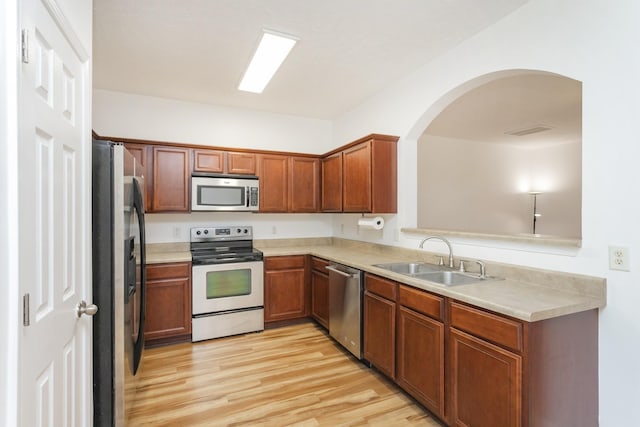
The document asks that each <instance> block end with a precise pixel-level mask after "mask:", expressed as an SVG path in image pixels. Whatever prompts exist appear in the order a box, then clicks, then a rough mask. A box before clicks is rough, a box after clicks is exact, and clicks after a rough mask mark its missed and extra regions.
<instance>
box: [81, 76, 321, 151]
mask: <svg viewBox="0 0 640 427" xmlns="http://www.w3.org/2000/svg"><path fill="white" fill-rule="evenodd" d="M331 129H332V126H331V122H329V121H327V120H318V119H308V118H304V117H298V116H287V115H283V114H273V113H265V112H260V111H251V110H243V109H239V108H230V107H220V106H215V105H209V104H198V103H193V102H184V101H176V100H169V99H163V98H155V97H149V96H141V95H134V94H127V93H122V92H112V91H105V90H98V89H96V90H94V93H93V130H94V131H96V133H98V135H101V136H112V137H123V138H137V139H146V140H154V141H165V142H175V143H183V144H196V145H213V146H219V147H233V148H252V149H256V150H276V151H292V152H301V153H313V154H322V153H325V152H327V151H330V150H331V149H332V148H333V147H332V141H331Z"/></svg>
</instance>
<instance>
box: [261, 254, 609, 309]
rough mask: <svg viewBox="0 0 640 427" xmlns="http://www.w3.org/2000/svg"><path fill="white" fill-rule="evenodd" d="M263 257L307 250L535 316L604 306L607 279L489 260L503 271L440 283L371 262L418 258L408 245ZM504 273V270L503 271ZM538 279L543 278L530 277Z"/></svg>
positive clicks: (433, 289)
mask: <svg viewBox="0 0 640 427" xmlns="http://www.w3.org/2000/svg"><path fill="white" fill-rule="evenodd" d="M257 247H258V248H259V249H260V250H262V251H263V253H264V256H265V257H269V256H283V255H304V254H310V255H313V256H317V257H320V258H323V259H326V260H329V261H334V262H337V263H341V264H347V265H349V266H352V267H354V268H357V269H360V270H363V271H366V272H369V273H372V274H376V275H378V276H382V277H386V278H388V279H392V280H394V281H397V282H400V283H404V284H407V285H410V286H413V287H416V288H419V289H423V290H426V291H429V292H433V293H435V294H438V295H442V296H445V297H450V298H453V299H456V300H459V301H463V302H467V303H469V304H473V305H475V306H478V307H481V308H485V309H487V310H492V311H495V312H497V313H501V314H505V315H507V316H511V317H515V318H517V319H521V320H525V321H528V322H534V321H538V320H544V319H549V318H553V317H559V316H563V315H566V314H571V313H577V312H581V311H586V310H591V309H596V308H601V307H604V306H605V304H606V284H605V280H604V279H602V278H595V277H589V276H581V275H572V274H567V273H559V272H550V271H544V270H535V269H530V268H517V267H515V266H504V265H499V264H496V265H492V264H489V263H487V274H488V275H490V276H498V277H505V279H503V280H493V281H486V282H481V283H473V284H469V285H458V286H444V285H441V284H438V283H433V282H428V281H426V280H420V279H414V278H411V277H408V276H405V275H402V274H398V273H394V272H391V271H388V270H385V269H382V268H379V267H375V264H382V263H388V262H407V261H421V260H422V259H419V258H417V257H416V256H415V255H414V254H411V253H407V252H411V251H398V253H394V251H393V250H391V251H389V252H386V251H379V250H368V248H356V247H351V246H345V247H343V246H339V245H335V244H334V245H319V246H289V247H287V246H282V247H260V246H257ZM504 273H508V274H509V276H512V277H514V278H512V277H507V276H506V275H505V274H504ZM531 280H539V281H540V282H542V283H535V282H531Z"/></svg>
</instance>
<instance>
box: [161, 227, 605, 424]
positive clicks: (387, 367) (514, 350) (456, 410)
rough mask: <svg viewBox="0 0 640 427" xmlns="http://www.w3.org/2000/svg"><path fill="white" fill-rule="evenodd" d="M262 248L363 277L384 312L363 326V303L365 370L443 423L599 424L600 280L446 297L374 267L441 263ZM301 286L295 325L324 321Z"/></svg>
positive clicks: (524, 283) (467, 289) (521, 277)
mask: <svg viewBox="0 0 640 427" xmlns="http://www.w3.org/2000/svg"><path fill="white" fill-rule="evenodd" d="M255 246H256V247H257V248H259V249H260V250H262V251H263V253H264V256H265V259H270V258H271V259H274V258H280V257H282V258H283V259H286V258H287V257H300V256H302V257H305V259H306V264H305V270H306V271H309V270H310V269H311V268H312V265H317V264H316V263H315V262H316V261H318V260H320V261H323V260H325V261H333V262H338V263H341V264H345V265H349V266H352V267H355V268H357V269H360V270H363V271H364V272H365V296H364V298H365V299H367V301H370V302H371V303H372V305H369V307H380V308H382V310H376V316H375V317H374V318H369V319H368V320H367V314H366V312H367V308H366V307H367V303H366V302H365V316H364V318H365V322H364V325H363V327H364V332H363V335H364V347H365V358H366V359H367V362H368V363H369V364H370V365H371V366H373V367H375V368H377V369H378V370H379V371H380V372H383V373H384V374H385V375H387V376H388V377H389V378H390V379H391V380H393V381H395V382H396V384H398V385H399V386H400V387H401V388H402V389H404V390H405V391H406V392H407V393H409V394H410V395H412V396H413V397H414V398H415V399H416V400H418V401H419V402H420V403H421V404H423V405H424V407H426V408H427V409H429V411H430V412H432V413H433V414H434V415H436V416H438V417H439V418H440V419H441V420H443V421H445V422H446V423H448V424H450V425H457V423H466V424H467V425H469V421H470V420H474V421H476V422H477V421H482V420H485V421H486V422H494V423H495V422H498V424H494V425H514V426H534V425H540V423H542V420H543V419H544V420H553V422H554V423H555V424H556V425H578V424H575V423H576V419H579V420H580V423H579V425H584V426H590V425H594V426H595V425H596V423H597V419H598V415H597V412H598V396H597V389H598V387H597V385H598V368H597V359H598V327H597V318H598V309H599V308H602V307H604V306H605V304H606V296H605V295H606V293H605V290H606V288H605V281H604V279H600V278H594V277H587V276H581V275H572V274H567V273H558V272H551V271H542V270H536V269H531V268H521V267H517V266H510V265H505V264H498V263H487V265H486V270H487V274H489V275H492V276H500V277H501V278H504V279H503V280H493V281H487V282H481V283H476V284H470V285H464V286H453V287H447V286H443V285H438V284H436V283H430V282H425V281H423V280H418V279H414V278H410V277H408V276H406V275H401V274H398V273H394V272H391V271H388V270H385V269H382V268H379V267H376V266H375V264H380V263H389V262H407V261H423V262H429V263H433V264H435V263H436V262H437V261H436V260H437V256H436V255H435V254H432V253H428V252H426V251H420V250H411V249H404V248H396V247H390V246H384V245H375V244H369V243H363V242H358V241H352V240H345V239H338V238H319V239H292V240H256V241H255ZM180 253H181V252H174V255H176V256H183V255H184V253H183V254H182V255H179V254H180ZM150 259H151V262H154V260H155V259H154V256H153V255H150ZM157 260H161V262H168V261H170V260H171V259H170V258H167V257H165V256H161V255H159V256H158V257H157ZM458 263H459V260H456V264H458ZM299 277H304V278H305V279H304V282H303V283H300V284H299V285H300V286H301V289H302V292H299V293H297V294H296V295H299V297H300V298H303V299H304V301H300V304H301V306H302V307H308V308H309V309H307V310H302V311H301V312H299V313H298V314H296V316H297V318H305V317H308V316H311V317H314V318H316V316H315V315H314V313H317V312H322V310H321V309H320V310H316V309H315V308H314V304H315V303H316V301H315V298H314V297H312V295H314V289H313V286H314V281H313V280H312V279H310V278H311V277H312V275H311V274H304V275H302V276H299ZM381 286H383V287H384V289H385V291H384V292H381V289H383V288H382V287H381ZM265 292H269V289H265ZM319 301H323V299H322V298H320V299H319ZM324 301H326V299H325V300H324ZM150 309H151V310H152V308H150ZM296 316H294V317H296ZM290 320H294V319H293V318H292V319H290ZM319 323H320V324H322V322H320V321H319ZM377 340H383V342H377ZM368 348H369V349H372V351H369V352H367V349H368ZM376 349H377V350H376ZM379 349H384V353H381V352H380V350H379ZM367 354H369V356H367ZM427 377H428V378H427ZM425 378H427V379H425ZM488 389H490V390H491V393H488V392H487V390H488ZM576 417H577V418H576ZM481 425H483V424H481ZM487 425H489V424H487Z"/></svg>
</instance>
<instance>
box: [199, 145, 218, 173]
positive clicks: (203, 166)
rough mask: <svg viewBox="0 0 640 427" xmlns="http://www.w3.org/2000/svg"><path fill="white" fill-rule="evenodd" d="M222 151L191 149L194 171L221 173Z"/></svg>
mask: <svg viewBox="0 0 640 427" xmlns="http://www.w3.org/2000/svg"><path fill="white" fill-rule="evenodd" d="M224 155H225V152H224V151H219V150H193V170H194V171H196V172H210V173H223V172H224Z"/></svg>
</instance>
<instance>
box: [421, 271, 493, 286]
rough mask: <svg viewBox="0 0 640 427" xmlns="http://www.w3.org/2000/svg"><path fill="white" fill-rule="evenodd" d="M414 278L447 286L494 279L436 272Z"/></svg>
mask: <svg viewBox="0 0 640 427" xmlns="http://www.w3.org/2000/svg"><path fill="white" fill-rule="evenodd" d="M412 277H414V278H416V279H424V280H428V281H430V282H435V283H440V284H441V285H445V286H456V285H468V284H471V283H478V282H484V281H486V280H491V279H492V278H489V277H487V278H484V279H483V278H480V277H479V276H473V275H470V274H466V273H461V272H459V271H434V272H431V273H421V274H415V275H413V276H412Z"/></svg>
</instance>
